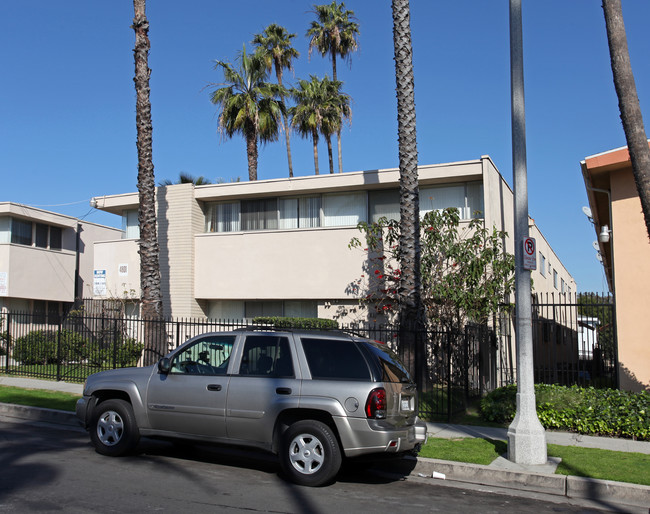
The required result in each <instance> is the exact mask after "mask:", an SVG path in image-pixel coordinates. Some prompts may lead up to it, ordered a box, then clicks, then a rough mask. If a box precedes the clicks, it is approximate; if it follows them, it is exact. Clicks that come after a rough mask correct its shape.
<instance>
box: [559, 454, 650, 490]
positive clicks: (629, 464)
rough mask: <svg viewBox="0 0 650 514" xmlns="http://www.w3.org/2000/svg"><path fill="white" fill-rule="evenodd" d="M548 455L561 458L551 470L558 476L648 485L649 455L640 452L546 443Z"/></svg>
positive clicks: (649, 476) (649, 475)
mask: <svg viewBox="0 0 650 514" xmlns="http://www.w3.org/2000/svg"><path fill="white" fill-rule="evenodd" d="M548 454H549V455H550V456H552V457H561V458H562V462H561V463H560V465H559V466H558V468H557V471H556V472H555V473H556V474H558V475H573V476H578V477H589V478H600V479H602V480H616V481H617V482H629V483H631V484H641V485H650V455H646V454H644V453H628V452H614V451H611V450H601V449H598V448H577V447H575V446H558V445H556V444H549V445H548Z"/></svg>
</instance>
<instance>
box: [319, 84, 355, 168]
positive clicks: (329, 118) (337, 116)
mask: <svg viewBox="0 0 650 514" xmlns="http://www.w3.org/2000/svg"><path fill="white" fill-rule="evenodd" d="M326 79H327V77H326ZM328 83H329V84H328V85H327V99H326V101H325V103H324V107H325V109H324V114H323V122H322V126H321V133H322V134H323V136H324V137H325V139H326V141H327V156H328V158H329V165H330V173H334V159H333V156H332V134H340V132H341V127H342V125H343V122H344V121H346V120H347V121H349V119H350V117H351V115H352V111H351V109H350V96H349V95H347V94H345V93H342V92H341V91H340V89H341V85H342V83H341V82H339V81H337V82H332V81H329V80H328Z"/></svg>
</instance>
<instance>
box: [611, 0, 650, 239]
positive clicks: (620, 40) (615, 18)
mask: <svg viewBox="0 0 650 514" xmlns="http://www.w3.org/2000/svg"><path fill="white" fill-rule="evenodd" d="M603 10H604V12H605V25H606V26H607V41H608V43H609V55H610V59H611V63H612V74H613V75H614V87H615V88H616V95H617V96H618V107H619V110H620V111H621V121H622V122H623V131H624V132H625V140H626V141H627V148H628V151H629V152H630V161H632V173H633V174H634V182H635V183H636V189H637V191H638V193H639V198H640V199H641V210H642V211H643V217H644V219H645V225H646V231H647V232H648V237H649V238H650V147H648V139H647V137H646V132H645V128H644V125H643V116H642V115H641V106H640V105H639V97H638V95H637V92H636V84H635V82H634V74H633V73H632V65H631V63H630V54H629V51H628V47H627V36H626V35H625V23H624V22H623V10H622V8H621V0H603ZM610 222H611V220H610Z"/></svg>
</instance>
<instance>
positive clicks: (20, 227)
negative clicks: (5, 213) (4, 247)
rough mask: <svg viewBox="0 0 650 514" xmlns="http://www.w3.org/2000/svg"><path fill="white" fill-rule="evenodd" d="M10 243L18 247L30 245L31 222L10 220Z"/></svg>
mask: <svg viewBox="0 0 650 514" xmlns="http://www.w3.org/2000/svg"><path fill="white" fill-rule="evenodd" d="M11 242H12V243H14V244H19V245H27V246H31V245H32V222H31V221H23V220H19V219H16V218H12V219H11Z"/></svg>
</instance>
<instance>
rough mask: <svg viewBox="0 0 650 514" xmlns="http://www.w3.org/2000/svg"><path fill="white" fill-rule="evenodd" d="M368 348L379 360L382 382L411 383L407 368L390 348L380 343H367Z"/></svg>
mask: <svg viewBox="0 0 650 514" xmlns="http://www.w3.org/2000/svg"><path fill="white" fill-rule="evenodd" d="M366 348H368V349H369V350H370V351H371V352H372V353H373V354H374V355H375V356H376V357H377V358H378V360H379V364H380V366H381V373H382V377H381V380H382V382H411V377H410V376H409V372H408V371H407V369H406V366H404V364H403V363H402V361H401V360H400V359H399V357H398V356H397V354H396V353H395V352H394V351H393V350H391V349H390V348H389V347H388V346H386V345H384V344H378V343H366Z"/></svg>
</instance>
